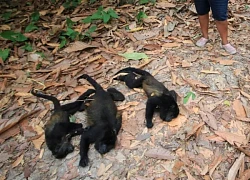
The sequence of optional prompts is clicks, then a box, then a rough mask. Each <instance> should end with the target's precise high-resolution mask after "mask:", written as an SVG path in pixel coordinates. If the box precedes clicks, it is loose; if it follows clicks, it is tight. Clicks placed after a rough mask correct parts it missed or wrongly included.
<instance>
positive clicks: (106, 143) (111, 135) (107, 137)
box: [95, 127, 117, 154]
mask: <svg viewBox="0 0 250 180" xmlns="http://www.w3.org/2000/svg"><path fill="white" fill-rule="evenodd" d="M116 135H117V132H116V130H115V129H112V128H110V127H109V128H106V130H105V131H104V132H103V134H102V136H101V138H100V139H99V141H96V143H95V149H96V150H97V151H98V152H99V153H100V154H105V153H107V152H109V151H110V150H111V149H113V148H114V147H115V143H116V139H117V137H116Z"/></svg>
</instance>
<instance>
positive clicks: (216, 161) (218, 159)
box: [209, 156, 222, 178]
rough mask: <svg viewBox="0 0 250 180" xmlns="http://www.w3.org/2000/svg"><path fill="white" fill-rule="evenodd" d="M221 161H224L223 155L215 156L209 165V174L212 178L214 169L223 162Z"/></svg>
mask: <svg viewBox="0 0 250 180" xmlns="http://www.w3.org/2000/svg"><path fill="white" fill-rule="evenodd" d="M221 161H222V156H219V157H215V158H214V160H213V162H212V163H211V164H210V166H209V176H210V177H211V178H212V175H213V173H214V170H215V169H216V167H217V166H218V165H219V164H220V163H221Z"/></svg>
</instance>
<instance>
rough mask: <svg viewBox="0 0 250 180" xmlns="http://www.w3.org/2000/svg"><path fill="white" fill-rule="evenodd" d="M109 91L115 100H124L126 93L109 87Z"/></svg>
mask: <svg viewBox="0 0 250 180" xmlns="http://www.w3.org/2000/svg"><path fill="white" fill-rule="evenodd" d="M107 92H108V93H109V94H110V95H111V97H112V99H113V101H124V100H125V97H124V95H123V94H122V93H121V92H120V91H118V90H117V89H115V88H108V89H107Z"/></svg>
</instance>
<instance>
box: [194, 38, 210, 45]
mask: <svg viewBox="0 0 250 180" xmlns="http://www.w3.org/2000/svg"><path fill="white" fill-rule="evenodd" d="M207 42H208V39H206V38H204V37H202V38H200V39H199V40H198V41H197V42H196V46H199V47H204V46H205V45H206V44H207Z"/></svg>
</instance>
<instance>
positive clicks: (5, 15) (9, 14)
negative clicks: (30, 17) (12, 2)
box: [1, 12, 11, 21]
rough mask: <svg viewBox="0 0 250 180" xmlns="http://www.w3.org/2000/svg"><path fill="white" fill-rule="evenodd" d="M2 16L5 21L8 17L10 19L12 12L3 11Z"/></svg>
mask: <svg viewBox="0 0 250 180" xmlns="http://www.w3.org/2000/svg"><path fill="white" fill-rule="evenodd" d="M1 16H2V18H3V19H4V20H5V21H7V20H8V19H10V16H11V12H6V13H3V14H2V15H1Z"/></svg>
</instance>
